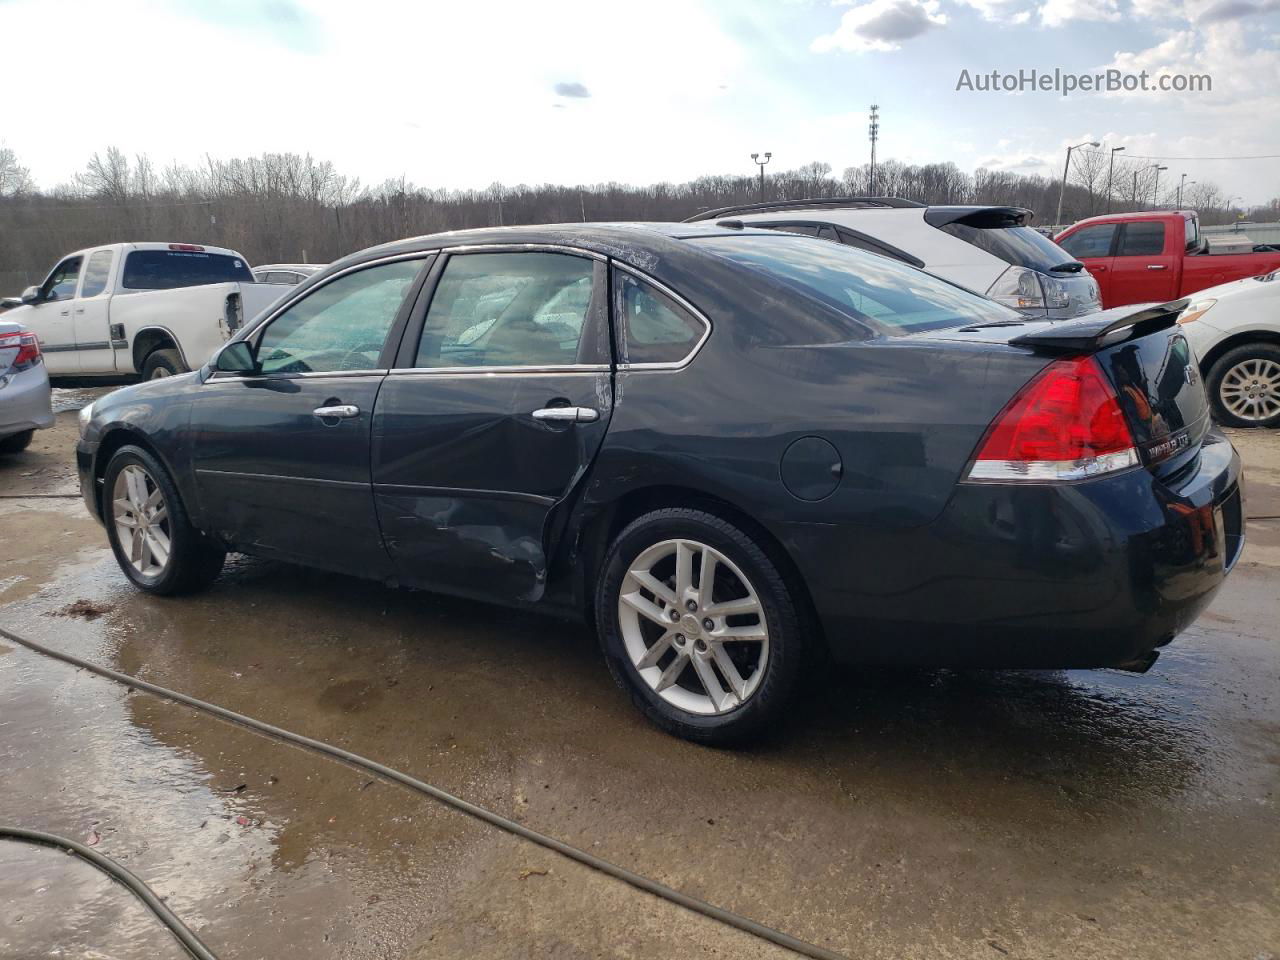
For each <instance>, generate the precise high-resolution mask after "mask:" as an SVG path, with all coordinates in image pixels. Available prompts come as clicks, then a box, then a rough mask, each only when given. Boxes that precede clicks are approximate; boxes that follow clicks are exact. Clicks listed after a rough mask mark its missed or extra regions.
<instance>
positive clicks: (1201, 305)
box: [1178, 297, 1218, 323]
mask: <svg viewBox="0 0 1280 960" xmlns="http://www.w3.org/2000/svg"><path fill="white" fill-rule="evenodd" d="M1217 302H1218V301H1217V300H1214V299H1213V298H1212V297H1210V298H1209V299H1207V300H1197V301H1196V302H1195V303H1192V304H1188V305H1187V309H1185V310H1183V311H1182V316H1180V317H1178V322H1179V323H1191V321H1193V320H1199V319H1200V318H1201V317H1203V316H1204V315H1205V314H1206V313H1208V312H1209V308H1210V307H1212V306H1213V305H1214V304H1215V303H1217Z"/></svg>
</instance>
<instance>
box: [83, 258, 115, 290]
mask: <svg viewBox="0 0 1280 960" xmlns="http://www.w3.org/2000/svg"><path fill="white" fill-rule="evenodd" d="M110 276H111V251H110V250H99V251H97V252H96V253H93V254H91V255H90V256H89V262H88V263H87V264H86V265H85V268H84V283H82V284H81V285H80V296H81V297H82V298H83V297H96V296H97V295H98V294H100V293H101V292H102V291H103V290H105V289H107V278H108V277H110Z"/></svg>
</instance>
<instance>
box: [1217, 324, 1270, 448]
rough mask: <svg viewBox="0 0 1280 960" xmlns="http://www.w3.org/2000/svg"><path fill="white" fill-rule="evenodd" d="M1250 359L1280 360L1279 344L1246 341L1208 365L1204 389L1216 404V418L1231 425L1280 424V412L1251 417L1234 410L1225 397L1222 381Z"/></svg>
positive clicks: (1265, 425) (1257, 425)
mask: <svg viewBox="0 0 1280 960" xmlns="http://www.w3.org/2000/svg"><path fill="white" fill-rule="evenodd" d="M1247 360H1270V361H1272V362H1274V363H1277V364H1280V345H1277V344H1274V343H1262V342H1259V343H1246V344H1243V345H1241V346H1239V347H1232V348H1231V349H1230V350H1228V351H1227V352H1226V353H1224V354H1223V355H1222V356H1220V357H1219V358H1218V359H1217V360H1215V361H1214V363H1213V366H1212V367H1210V368H1209V374H1208V376H1206V377H1205V389H1206V390H1207V391H1208V392H1209V403H1210V404H1211V405H1212V406H1213V416H1214V419H1215V420H1217V421H1218V422H1219V423H1221V424H1224V425H1225V426H1228V427H1280V413H1276V414H1275V415H1273V416H1270V417H1267V418H1266V419H1265V420H1248V419H1245V418H1244V417H1239V416H1236V415H1235V414H1234V413H1232V412H1231V411H1230V410H1229V409H1228V408H1227V406H1226V404H1225V403H1224V402H1223V400H1222V381H1223V379H1224V378H1225V377H1226V375H1227V373H1228V372H1229V371H1230V370H1231V369H1232V368H1233V367H1235V366H1237V365H1239V364H1241V363H1244V362H1245V361H1247Z"/></svg>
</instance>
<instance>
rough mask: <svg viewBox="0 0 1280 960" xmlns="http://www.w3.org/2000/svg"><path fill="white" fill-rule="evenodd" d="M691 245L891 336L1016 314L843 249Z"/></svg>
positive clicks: (727, 241) (772, 239)
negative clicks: (762, 274)
mask: <svg viewBox="0 0 1280 960" xmlns="http://www.w3.org/2000/svg"><path fill="white" fill-rule="evenodd" d="M692 242H694V243H699V244H702V245H703V246H705V247H707V248H709V249H711V250H713V251H715V252H716V253H717V254H719V255H720V256H723V257H725V258H726V259H729V260H733V261H735V262H736V263H741V264H743V265H745V266H748V267H751V268H753V269H755V270H759V271H761V272H763V273H766V274H768V275H769V276H771V277H774V278H775V279H777V280H780V281H781V282H783V283H785V284H787V285H789V286H791V287H796V288H799V289H800V290H801V291H803V292H804V293H807V294H809V295H810V296H812V297H815V298H817V299H819V300H822V301H823V302H825V303H827V304H830V305H831V306H834V307H836V308H837V309H839V310H841V311H843V312H844V313H845V314H847V315H849V316H851V317H853V318H854V319H856V320H859V321H861V322H862V323H864V324H866V325H867V326H869V327H871V328H872V329H873V330H879V331H880V332H882V333H885V334H887V335H889V336H901V335H903V334H908V333H918V332H921V331H924V330H939V329H942V328H944V327H955V326H964V325H965V324H969V323H990V322H993V321H998V320H1011V319H1018V318H1019V317H1020V316H1021V315H1020V314H1018V313H1016V312H1015V311H1013V310H1010V309H1008V308H1007V307H1002V306H1001V305H1000V304H998V303H994V302H993V301H991V300H988V299H986V298H985V297H980V296H978V295H977V294H976V293H970V292H969V291H968V290H964V289H961V288H960V287H957V286H953V285H951V284H949V283H947V282H946V281H945V280H939V279H938V278H937V277H933V276H930V275H929V274H927V273H925V272H924V271H922V270H917V269H915V268H914V267H909V266H907V265H906V264H903V263H899V262H897V261H895V260H890V259H888V258H886V257H881V256H878V255H876V254H873V253H865V252H863V251H861V250H855V249H853V248H852V247H846V246H843V245H841V244H836V243H827V242H825V241H823V240H809V239H806V238H805V237H797V236H787V235H786V234H777V235H774V236H768V235H762V234H755V235H752V234H747V235H743V236H738V237H699V238H697V239H695V240H693V241H692Z"/></svg>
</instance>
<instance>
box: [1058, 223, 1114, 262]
mask: <svg viewBox="0 0 1280 960" xmlns="http://www.w3.org/2000/svg"><path fill="white" fill-rule="evenodd" d="M1115 235H1116V225H1115V224H1114V223H1099V224H1095V225H1094V226H1092V227H1084V228H1082V229H1080V230H1077V231H1076V232H1075V233H1073V234H1072V235H1071V236H1069V237H1064V238H1063V240H1062V242H1061V243H1059V244H1058V246H1060V247H1062V249H1063V250H1065V251H1067V253H1069V254H1071V255H1072V256H1073V257H1075V258H1076V259H1077V260H1083V259H1084V258H1085V257H1109V256H1111V241H1112V239H1114V237H1115Z"/></svg>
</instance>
